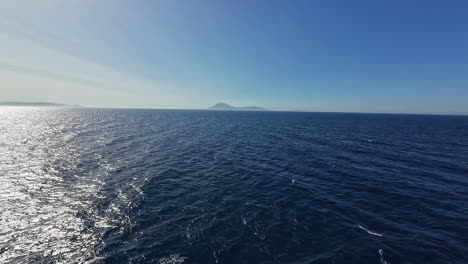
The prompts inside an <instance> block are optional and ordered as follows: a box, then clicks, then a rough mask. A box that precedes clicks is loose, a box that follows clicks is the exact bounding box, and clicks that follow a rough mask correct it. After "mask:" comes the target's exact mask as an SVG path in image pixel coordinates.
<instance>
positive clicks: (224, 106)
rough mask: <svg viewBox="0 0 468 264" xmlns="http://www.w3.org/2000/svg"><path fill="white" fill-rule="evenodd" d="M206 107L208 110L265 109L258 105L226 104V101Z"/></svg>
mask: <svg viewBox="0 0 468 264" xmlns="http://www.w3.org/2000/svg"><path fill="white" fill-rule="evenodd" d="M208 109H210V110H244V111H265V110H266V109H264V108H262V107H258V106H244V107H235V106H232V105H228V104H226V103H217V104H215V105H213V106H212V107H210V108H208Z"/></svg>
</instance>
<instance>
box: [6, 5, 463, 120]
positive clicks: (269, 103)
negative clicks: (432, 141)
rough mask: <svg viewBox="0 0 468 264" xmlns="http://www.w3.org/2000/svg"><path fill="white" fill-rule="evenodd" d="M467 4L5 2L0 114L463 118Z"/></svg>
mask: <svg viewBox="0 0 468 264" xmlns="http://www.w3.org/2000/svg"><path fill="white" fill-rule="evenodd" d="M466 14H468V2H466V1H461V0H460V1H450V0H448V1H395V0H394V1H390V0H388V1H386V0H381V1H375V0H372V1H371V0H365V1H357V0H356V1H345V0H342V1H335V0H305V1H286V0H265V1H260V0H249V1H242V0H236V1H219V0H212V1H203V0H200V1H189V0H180V1H169V0H167V1H166V0H161V1H150V0H147V1H143V0H135V1H130V0H127V1H122V0H112V1H111V0H108V1H104V0H103V1H92V0H82V1H61V0H43V1H33V0H29V1H26V0H24V1H21V0H14V1H13V0H5V1H2V2H1V3H0V80H2V85H1V87H0V92H1V94H0V101H54V102H63V103H70V104H82V105H88V106H98V107H152V108H207V107H209V106H210V105H213V104H215V103H216V102H220V101H222V102H227V103H230V104H233V105H239V106H241V105H259V106H263V107H266V108H269V109H273V110H304V111H344V112H394V113H468V29H467V28H468V15H466Z"/></svg>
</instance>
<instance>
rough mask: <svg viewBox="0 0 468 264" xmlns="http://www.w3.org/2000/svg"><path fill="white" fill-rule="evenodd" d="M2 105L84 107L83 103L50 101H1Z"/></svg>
mask: <svg viewBox="0 0 468 264" xmlns="http://www.w3.org/2000/svg"><path fill="white" fill-rule="evenodd" d="M0 106H33V107H77V108H78V107H79V108H81V107H83V106H81V105H68V104H57V103H49V102H0Z"/></svg>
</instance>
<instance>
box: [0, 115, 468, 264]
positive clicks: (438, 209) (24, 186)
mask: <svg viewBox="0 0 468 264" xmlns="http://www.w3.org/2000/svg"><path fill="white" fill-rule="evenodd" d="M0 263H4V264H7V263H8V264H9V263H26V264H27V263H43V264H45V263H67V264H68V263H72V264H73V263H88V264H90V263H98V264H99V263H156V264H180V263H184V264H185V263H201V264H204V263H208V264H209V263H233V264H234V263H235V264H238V263H291V264H299V263H310V264H316V263H317V264H318V263H320V264H322V263H330V264H338V263H359V264H366V263H373V264H379V263H380V264H390V263H393V264H396V263H457V264H458V263H460V264H461V263H468V116H443V115H400V114H349V113H301V112H271V111H252V112H249V111H208V110H207V111H205V110H148V109H90V108H45V107H42V108H41V107H39V108H35V107H2V108H0Z"/></svg>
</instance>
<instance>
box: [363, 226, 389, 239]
mask: <svg viewBox="0 0 468 264" xmlns="http://www.w3.org/2000/svg"><path fill="white" fill-rule="evenodd" d="M358 227H359V228H361V229H362V230H364V231H366V232H367V233H369V234H371V235H373V236H378V237H382V236H383V235H382V234H379V233H376V232H372V231H370V230H367V229H365V228H364V227H362V226H361V225H358Z"/></svg>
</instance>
